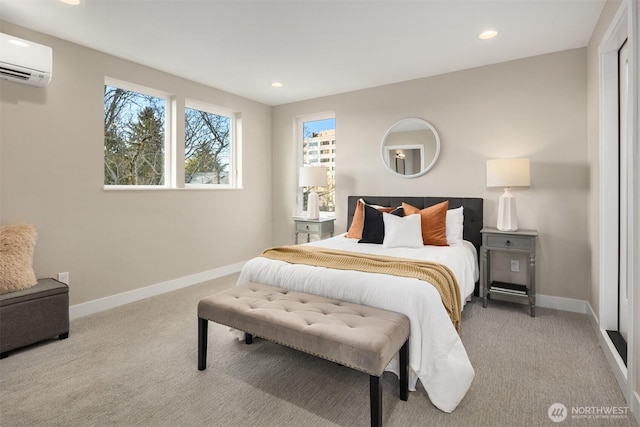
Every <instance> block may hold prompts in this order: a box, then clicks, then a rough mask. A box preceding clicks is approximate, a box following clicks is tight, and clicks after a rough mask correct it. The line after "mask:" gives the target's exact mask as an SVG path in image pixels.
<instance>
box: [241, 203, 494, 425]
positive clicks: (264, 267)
mask: <svg viewBox="0 0 640 427" xmlns="http://www.w3.org/2000/svg"><path fill="white" fill-rule="evenodd" d="M358 200H363V201H364V202H366V204H368V205H373V206H375V207H376V208H380V207H397V206H401V205H402V203H403V202H405V203H408V204H409V205H411V206H413V207H415V208H417V209H423V208H427V207H430V206H434V205H437V204H439V203H441V202H444V201H448V203H449V206H448V208H449V211H448V213H451V212H453V211H452V210H453V209H456V208H460V207H462V212H463V217H464V220H463V221H462V220H461V221H460V222H461V223H462V233H461V236H462V238H461V239H460V241H456V242H455V243H452V244H451V245H449V246H431V245H424V246H422V245H421V246H422V247H419V248H406V247H392V248H386V247H384V246H383V245H380V244H372V243H358V240H357V239H354V238H347V237H346V235H345V234H342V235H338V236H335V237H332V238H330V239H326V240H321V241H318V242H312V243H308V244H306V245H304V246H309V247H314V248H317V247H320V248H327V249H329V250H336V251H341V252H345V251H346V252H354V253H356V254H359V255H358V256H359V257H362V256H363V255H362V254H365V255H366V256H367V257H368V256H372V257H377V256H378V255H384V256H390V257H398V258H405V259H411V260H413V259H416V260H430V261H435V262H437V263H441V264H444V265H446V266H447V267H448V268H449V270H450V271H451V272H452V273H453V275H454V276H455V278H456V279H457V282H458V285H459V288H460V294H459V299H460V301H459V303H460V305H459V307H460V309H463V307H464V304H465V303H466V302H467V301H468V300H469V299H470V298H471V296H472V295H473V294H474V293H476V295H477V292H478V285H477V282H478V278H479V270H478V251H479V248H480V245H481V234H480V230H481V229H482V220H483V217H482V212H483V200H482V199H479V198H446V197H395V196H394V197H380V196H373V197H372V196H349V198H348V211H347V214H348V218H347V224H348V229H350V227H351V225H352V221H353V219H354V215H355V214H356V211H357V209H360V208H359V207H358ZM356 216H357V215H356ZM447 218H448V217H447ZM447 231H449V230H447ZM350 232H351V230H350ZM248 282H259V283H264V284H267V285H272V286H278V287H282V288H286V289H290V290H293V291H298V292H305V293H310V294H315V295H320V296H325V297H328V298H335V299H340V300H343V301H348V302H353V303H357V304H363V305H369V306H373V307H379V308H383V309H387V310H392V311H396V312H400V313H404V314H405V315H407V316H408V317H409V319H410V321H411V336H410V342H409V367H410V375H409V389H410V390H415V388H416V384H417V381H418V380H420V382H421V383H422V385H423V387H424V388H425V390H426V391H427V394H428V395H429V399H430V400H431V402H432V403H433V404H434V405H435V406H436V407H437V408H439V409H440V410H442V411H444V412H452V411H453V410H454V409H455V408H456V407H457V406H458V404H459V403H460V401H461V400H462V399H463V397H464V395H465V394H466V392H467V390H468V389H469V387H470V385H471V382H472V381H473V378H474V376H475V372H474V370H473V367H472V366H471V362H470V361H469V358H468V356H467V353H466V351H465V348H464V345H463V344H462V341H461V339H460V336H459V334H458V331H457V330H456V327H455V326H454V322H452V318H450V313H449V314H448V313H447V309H445V306H444V304H443V302H442V301H443V299H444V297H441V293H439V291H438V290H437V289H436V287H435V286H431V285H427V286H425V282H424V281H421V280H418V279H415V278H411V277H398V276H395V275H389V274H381V273H375V272H363V271H352V270H345V269H333V268H327V267H319V266H316V265H306V264H297V263H290V262H285V261H282V260H278V259H271V258H268V257H266V256H264V254H263V256H259V257H256V258H253V259H251V260H250V261H248V262H247V263H246V264H245V265H244V267H243V268H242V271H241V273H240V276H239V278H238V283H237V284H238V285H243V284H245V283H248ZM387 370H389V371H392V372H395V373H396V374H397V363H394V361H392V363H390V364H389V366H388V367H387Z"/></svg>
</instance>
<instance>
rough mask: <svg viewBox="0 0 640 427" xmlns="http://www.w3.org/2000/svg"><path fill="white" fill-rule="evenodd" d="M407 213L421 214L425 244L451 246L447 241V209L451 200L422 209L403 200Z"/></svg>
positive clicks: (405, 212)
mask: <svg viewBox="0 0 640 427" xmlns="http://www.w3.org/2000/svg"><path fill="white" fill-rule="evenodd" d="M402 207H403V209H404V214H405V215H412V214H417V213H419V214H420V221H421V224H422V242H423V243H424V244H425V245H434V246H449V243H447V209H449V201H448V200H447V201H445V202H442V203H438V204H437V205H433V206H429V207H428V208H424V209H422V210H420V209H418V208H416V207H414V206H411V205H410V204H408V203H405V202H402Z"/></svg>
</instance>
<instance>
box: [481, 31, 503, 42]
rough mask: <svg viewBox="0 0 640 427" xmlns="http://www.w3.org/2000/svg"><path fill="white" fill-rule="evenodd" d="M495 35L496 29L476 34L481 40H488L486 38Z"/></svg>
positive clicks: (496, 33)
mask: <svg viewBox="0 0 640 427" xmlns="http://www.w3.org/2000/svg"><path fill="white" fill-rule="evenodd" d="M497 35H498V32H497V31H495V30H487V31H483V32H482V33H480V34H479V35H478V38H479V39H482V40H488V39H492V38H494V37H495V36H497Z"/></svg>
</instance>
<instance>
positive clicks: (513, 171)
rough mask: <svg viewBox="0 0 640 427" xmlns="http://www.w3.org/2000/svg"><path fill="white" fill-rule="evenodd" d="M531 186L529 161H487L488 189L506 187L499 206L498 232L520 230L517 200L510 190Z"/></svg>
mask: <svg viewBox="0 0 640 427" xmlns="http://www.w3.org/2000/svg"><path fill="white" fill-rule="evenodd" d="M530 184H531V177H530V171H529V159H495V160H487V187H504V193H503V194H502V196H500V202H499V204H498V224H497V228H498V230H500V231H516V230H517V229H518V216H517V212H516V198H515V196H514V195H513V194H511V191H510V190H511V187H528V186H529V185H530Z"/></svg>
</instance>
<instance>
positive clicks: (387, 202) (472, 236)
mask: <svg viewBox="0 0 640 427" xmlns="http://www.w3.org/2000/svg"><path fill="white" fill-rule="evenodd" d="M360 198H362V199H363V200H364V201H365V202H367V203H369V204H372V205H380V206H400V205H401V204H402V202H406V203H409V204H410V205H412V206H415V207H416V208H418V209H423V208H426V207H429V206H433V205H435V204H438V203H440V202H444V201H445V200H448V201H449V209H453V208H459V207H460V206H464V225H463V228H464V231H463V236H464V240H468V241H470V242H471V243H473V245H474V246H475V247H476V250H477V251H478V254H480V246H481V245H482V235H481V234H480V230H482V223H483V215H482V204H483V199H480V198H475V197H415V196H414V197H397V196H392V197H387V196H349V198H348V210H347V229H349V227H350V226H351V220H352V218H353V214H354V212H355V211H356V204H357V202H358V199H360Z"/></svg>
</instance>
